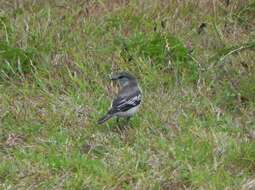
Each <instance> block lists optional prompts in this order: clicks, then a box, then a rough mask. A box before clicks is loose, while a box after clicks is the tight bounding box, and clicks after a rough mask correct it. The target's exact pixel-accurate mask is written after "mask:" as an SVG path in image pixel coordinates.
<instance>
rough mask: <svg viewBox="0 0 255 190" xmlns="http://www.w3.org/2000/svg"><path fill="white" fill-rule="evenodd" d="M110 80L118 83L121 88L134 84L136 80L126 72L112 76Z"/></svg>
mask: <svg viewBox="0 0 255 190" xmlns="http://www.w3.org/2000/svg"><path fill="white" fill-rule="evenodd" d="M111 80H113V81H118V82H119V83H120V85H121V86H126V85H128V84H130V83H131V82H135V83H136V78H135V77H134V76H133V75H131V74H129V73H128V72H120V73H117V74H114V75H112V77H111Z"/></svg>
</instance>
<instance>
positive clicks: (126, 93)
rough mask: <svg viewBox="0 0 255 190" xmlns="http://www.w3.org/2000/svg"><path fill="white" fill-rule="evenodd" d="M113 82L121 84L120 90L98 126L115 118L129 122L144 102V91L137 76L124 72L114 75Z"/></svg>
mask: <svg viewBox="0 0 255 190" xmlns="http://www.w3.org/2000/svg"><path fill="white" fill-rule="evenodd" d="M111 80H113V81H117V82H119V85H120V90H119V92H118V93H117V96H116V97H115V98H114V99H113V101H112V105H111V107H110V109H109V110H108V112H107V114H106V115H105V116H103V117H102V118H100V119H99V120H98V121H97V123H98V124H103V123H105V122H106V121H108V120H109V119H111V118H112V117H115V116H116V117H117V118H119V117H124V118H127V120H129V119H130V118H131V117H132V116H133V115H134V114H135V113H136V112H137V111H138V110H139V107H140V105H141V102H142V91H141V88H140V86H139V84H138V81H137V79H136V77H135V76H133V75H132V74H130V73H128V72H125V71H123V72H119V73H117V74H114V75H113V76H112V77H111Z"/></svg>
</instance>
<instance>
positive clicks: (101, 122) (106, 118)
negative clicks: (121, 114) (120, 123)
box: [97, 113, 113, 125]
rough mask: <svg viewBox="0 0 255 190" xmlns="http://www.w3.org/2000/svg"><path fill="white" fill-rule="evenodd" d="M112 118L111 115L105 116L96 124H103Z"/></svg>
mask: <svg viewBox="0 0 255 190" xmlns="http://www.w3.org/2000/svg"><path fill="white" fill-rule="evenodd" d="M112 117H113V115H112V114H109V113H108V114H106V115H105V116H104V117H102V118H101V119H99V120H98V121H97V124H99V125H100V124H103V123H104V122H106V121H107V120H109V119H111V118H112Z"/></svg>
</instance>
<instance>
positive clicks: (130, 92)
mask: <svg viewBox="0 0 255 190" xmlns="http://www.w3.org/2000/svg"><path fill="white" fill-rule="evenodd" d="M141 99H142V97H141V92H140V90H139V89H138V88H137V89H127V90H126V89H123V90H122V91H120V93H119V95H118V96H117V97H116V98H115V99H114V100H113V102H112V108H111V112H112V113H117V112H125V111H128V110H129V109H131V108H133V107H136V106H138V105H139V104H140V103H141Z"/></svg>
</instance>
